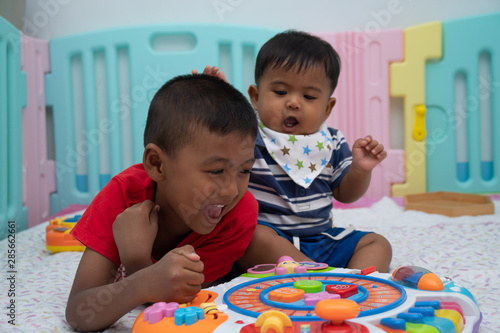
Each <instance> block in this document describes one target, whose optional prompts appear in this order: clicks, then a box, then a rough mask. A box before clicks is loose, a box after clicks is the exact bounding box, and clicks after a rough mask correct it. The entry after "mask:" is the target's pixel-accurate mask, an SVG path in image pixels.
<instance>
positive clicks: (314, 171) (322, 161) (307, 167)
mask: <svg viewBox="0 0 500 333" xmlns="http://www.w3.org/2000/svg"><path fill="white" fill-rule="evenodd" d="M259 131H260V135H261V136H262V140H263V141H264V144H265V145H266V149H267V151H268V152H269V154H270V155H271V156H272V157H273V159H274V160H275V161H276V163H278V165H280V166H281V168H282V169H283V170H284V171H285V172H286V173H287V175H288V176H289V177H290V178H291V179H292V180H293V181H294V182H295V184H297V185H300V186H302V187H304V188H308V187H309V186H311V184H312V182H313V180H314V179H315V178H316V177H318V175H319V174H320V173H321V172H322V171H323V169H324V168H325V167H327V166H330V158H331V157H332V143H333V141H332V136H331V135H330V131H328V127H327V126H326V124H325V123H323V124H322V125H321V127H320V129H319V131H318V132H316V133H313V134H311V135H291V134H286V133H280V132H276V131H273V130H272V129H269V128H268V127H265V126H264V124H262V122H260V120H259Z"/></svg>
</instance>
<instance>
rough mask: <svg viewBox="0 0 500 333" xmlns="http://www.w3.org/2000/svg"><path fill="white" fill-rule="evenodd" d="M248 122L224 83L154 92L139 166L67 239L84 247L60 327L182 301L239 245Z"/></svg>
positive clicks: (196, 78)
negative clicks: (139, 307)
mask: <svg viewBox="0 0 500 333" xmlns="http://www.w3.org/2000/svg"><path fill="white" fill-rule="evenodd" d="M256 135H257V121H256V118H255V114H254V111H253V108H252V106H251V105H250V103H249V102H248V101H247V99H246V98H245V97H244V96H243V95H242V94H241V93H240V92H238V91H237V90H236V89H235V88H233V87H232V86H231V85H229V84H228V83H226V82H224V81H223V80H221V79H219V78H217V77H212V76H208V75H186V76H180V77H176V78H174V79H172V80H170V81H169V82H167V83H166V84H165V85H164V86H163V87H162V88H160V90H159V91H158V92H157V93H156V95H155V97H154V98H153V101H152V102H151V106H150V109H149V113H148V119H147V123H146V129H145V132H144V145H145V149H144V155H143V163H142V164H137V165H134V166H132V167H130V168H128V169H126V170H125V171H123V172H122V173H120V174H118V175H117V176H115V177H114V178H113V179H112V180H111V181H110V182H109V183H108V184H107V185H106V186H105V187H104V188H103V189H102V191H101V192H100V193H99V194H98V195H97V196H96V197H95V199H94V200H93V202H92V203H91V205H90V206H89V207H88V209H87V210H86V211H85V213H84V214H83V216H82V218H81V219H80V221H79V222H78V224H77V226H76V227H75V228H74V229H73V235H74V236H75V237H76V238H78V239H79V240H80V241H81V242H82V243H83V244H85V245H86V246H87V248H86V250H85V252H84V254H83V257H82V259H81V261H80V265H79V267H78V269H77V272H76V275H75V279H74V282H73V287H72V290H71V293H70V295H69V299H68V304H67V307H66V318H67V321H68V322H69V324H70V325H71V326H72V327H73V328H75V329H77V330H82V331H93V330H100V329H103V328H105V327H107V326H109V325H111V324H112V323H114V322H115V321H116V320H117V319H119V318H120V317H122V316H123V315H124V314H126V313H127V312H129V311H130V310H132V309H134V308H135V307H137V306H139V305H141V304H144V303H150V302H158V301H166V302H171V301H176V302H179V303H185V302H190V301H192V300H193V298H194V296H195V295H196V293H198V292H199V291H200V289H201V288H203V287H206V286H208V284H209V283H210V282H213V281H215V280H217V279H219V278H221V277H223V276H224V275H226V274H227V273H228V272H229V271H230V270H231V268H232V265H233V263H234V262H235V261H236V260H238V259H239V258H240V257H241V256H242V255H243V253H244V251H245V249H246V247H247V246H248V244H249V242H250V239H251V237H252V233H253V231H254V229H255V226H256V223H257V211H258V206H257V202H256V201H255V198H254V197H253V196H252V194H250V192H248V191H247V186H248V181H249V176H250V170H251V168H252V165H253V163H254V159H255V158H254V146H255V139H256Z"/></svg>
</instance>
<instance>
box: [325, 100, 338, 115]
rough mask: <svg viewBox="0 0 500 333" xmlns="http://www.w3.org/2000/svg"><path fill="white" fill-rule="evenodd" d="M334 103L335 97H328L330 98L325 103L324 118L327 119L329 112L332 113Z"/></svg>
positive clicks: (335, 101)
mask: <svg viewBox="0 0 500 333" xmlns="http://www.w3.org/2000/svg"><path fill="white" fill-rule="evenodd" d="M335 103H337V100H336V99H335V97H330V99H329V100H328V104H327V105H326V110H325V119H324V120H327V119H328V117H330V114H331V113H332V109H333V107H334V106H335Z"/></svg>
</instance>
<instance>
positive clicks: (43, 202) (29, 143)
mask: <svg viewBox="0 0 500 333" xmlns="http://www.w3.org/2000/svg"><path fill="white" fill-rule="evenodd" d="M21 40H22V43H21V66H22V70H23V71H24V72H25V73H26V83H27V89H26V90H27V103H26V107H25V108H24V109H23V136H22V137H23V202H24V205H25V206H27V207H29V209H28V227H32V226H34V225H37V224H39V223H40V222H42V221H44V220H45V219H47V218H48V217H49V215H50V202H49V200H50V196H49V194H50V193H52V192H54V191H55V190H56V182H55V170H54V161H53V160H49V159H48V158H47V133H46V132H47V128H46V124H47V121H46V112H45V84H44V80H45V79H44V74H45V73H47V72H49V71H50V61H49V42H48V41H45V40H40V39H35V38H31V37H28V36H25V35H23V34H21Z"/></svg>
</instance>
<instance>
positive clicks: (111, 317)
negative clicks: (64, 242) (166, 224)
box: [66, 246, 204, 331]
mask: <svg viewBox="0 0 500 333" xmlns="http://www.w3.org/2000/svg"><path fill="white" fill-rule="evenodd" d="M194 256H196V254H195V253H194V249H193V248H192V247H191V246H184V247H182V248H177V249H174V250H172V251H170V252H169V253H167V254H166V255H165V256H164V257H163V258H162V259H161V260H160V261H158V262H157V263H156V264H154V265H151V266H149V267H147V268H144V269H141V270H139V271H137V272H136V273H134V274H132V275H130V276H128V277H126V278H125V279H123V280H120V281H118V282H113V281H114V276H115V272H116V269H117V266H116V264H114V263H113V262H112V261H111V260H109V259H108V258H106V257H104V256H102V255H101V254H99V253H97V252H95V251H93V250H92V249H90V248H87V249H86V250H85V252H84V254H83V256H82V259H81V261H80V265H79V266H78V269H77V272H76V275H75V280H74V282H73V287H72V289H71V292H70V295H69V298H68V304H67V306H66V320H67V321H68V323H69V324H70V325H71V326H72V327H73V328H75V329H77V330H79V331H96V330H101V329H104V328H106V327H108V326H109V325H111V324H113V323H114V322H115V321H116V320H118V319H119V318H120V317H122V316H123V315H125V314H126V313H127V312H129V311H131V310H132V309H134V308H136V307H137V306H139V305H141V304H144V303H148V302H158V301H166V302H172V301H175V302H179V303H186V302H190V301H192V300H193V299H194V296H195V295H196V294H197V293H198V292H199V291H200V290H201V283H202V282H203V280H204V276H203V273H202V271H203V263H202V262H201V261H200V260H199V257H198V260H190V259H188V257H191V258H193V257H194Z"/></svg>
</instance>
